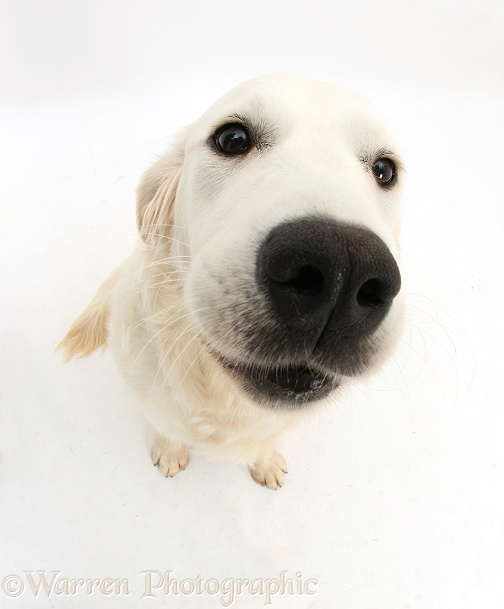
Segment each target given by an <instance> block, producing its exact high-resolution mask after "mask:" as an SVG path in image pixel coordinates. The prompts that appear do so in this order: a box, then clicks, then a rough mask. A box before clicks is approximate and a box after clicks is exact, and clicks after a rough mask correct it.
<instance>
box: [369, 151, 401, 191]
mask: <svg viewBox="0 0 504 609" xmlns="http://www.w3.org/2000/svg"><path fill="white" fill-rule="evenodd" d="M372 169H373V174H374V176H375V178H376V179H377V180H378V182H379V183H380V185H381V186H391V185H392V184H393V183H394V182H395V179H396V175H397V170H396V166H395V164H394V162H393V161H392V160H390V159H387V158H383V159H378V160H377V161H375V162H374V164H373V167H372Z"/></svg>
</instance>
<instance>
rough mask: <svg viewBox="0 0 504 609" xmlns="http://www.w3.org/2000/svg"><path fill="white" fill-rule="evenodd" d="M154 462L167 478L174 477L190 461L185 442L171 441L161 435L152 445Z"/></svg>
mask: <svg viewBox="0 0 504 609" xmlns="http://www.w3.org/2000/svg"><path fill="white" fill-rule="evenodd" d="M151 458H152V463H153V464H154V465H157V466H158V467H159V471H160V472H161V473H162V474H163V475H164V476H165V477H166V478H168V477H169V478H173V476H175V475H176V474H178V473H179V471H181V470H184V469H185V468H186V466H187V464H188V463H189V452H188V450H187V448H186V446H185V445H184V444H180V443H178V442H170V440H167V439H166V438H163V437H161V436H160V437H159V438H158V439H157V440H156V441H155V442H154V446H153V447H152V452H151Z"/></svg>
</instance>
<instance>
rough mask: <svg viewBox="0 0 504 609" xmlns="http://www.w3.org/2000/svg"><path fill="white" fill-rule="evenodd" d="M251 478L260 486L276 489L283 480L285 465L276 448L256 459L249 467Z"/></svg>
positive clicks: (285, 470)
mask: <svg viewBox="0 0 504 609" xmlns="http://www.w3.org/2000/svg"><path fill="white" fill-rule="evenodd" d="M250 473H251V475H252V478H253V479H254V480H255V481H256V482H257V483H258V484H260V485H261V486H266V487H267V488H270V489H273V490H275V491H276V490H277V489H278V487H281V486H282V485H283V482H284V478H285V474H286V473H287V465H286V463H285V461H284V458H283V457H282V455H279V454H278V453H277V452H276V450H274V451H272V452H271V453H269V454H267V455H266V456H264V457H261V458H260V459H258V460H257V461H256V462H255V463H254V465H253V466H252V467H251V468H250Z"/></svg>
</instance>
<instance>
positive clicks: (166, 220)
mask: <svg viewBox="0 0 504 609" xmlns="http://www.w3.org/2000/svg"><path fill="white" fill-rule="evenodd" d="M188 130H189V128H188V127H187V128H186V129H184V131H183V132H181V133H180V134H179V136H178V137H177V140H176V143H175V145H174V146H173V148H172V149H171V150H169V151H168V152H167V153H166V154H165V155H163V156H162V157H161V158H159V160H158V161H156V162H155V163H154V164H153V165H152V166H151V167H149V169H147V171H146V172H145V173H144V174H143V176H142V178H141V179H140V184H139V185H138V188H137V208H136V217H137V225H138V232H139V233H140V237H141V238H142V239H143V241H144V242H145V243H147V244H148V245H159V244H162V243H163V242H166V241H167V237H168V236H169V234H170V232H171V228H172V225H173V208H174V203H175V197H176V195H177V188H178V184H179V180H180V175H181V173H182V167H183V164H184V148H185V141H186V134H187V132H188Z"/></svg>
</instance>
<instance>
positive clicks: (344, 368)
mask: <svg viewBox="0 0 504 609" xmlns="http://www.w3.org/2000/svg"><path fill="white" fill-rule="evenodd" d="M400 182H401V163H400V161H399V158H398V156H397V154H396V151H395V148H394V147H393V144H392V143H391V141H390V138H389V136H388V135H387V133H386V131H385V130H384V128H383V126H382V124H381V122H380V120H379V119H378V118H377V116H376V114H375V112H374V110H373V108H372V107H371V106H370V105H369V103H368V102H367V101H366V100H364V99H362V98H361V97H359V96H357V95H356V94H354V93H352V92H350V91H348V90H346V89H344V88H342V87H339V86H336V85H332V84H327V83H313V82H309V81H306V80H303V79H299V78H296V77H291V76H268V77H261V78H258V79H254V80H252V81H249V82H246V83H244V84H242V85H240V86H239V87H237V88H236V89H234V90H232V91H231V92H230V93H228V94H227V95H225V96H224V97H223V98H221V99H220V100H219V101H218V102H216V103H215V104H214V105H213V106H212V107H211V108H210V109H209V110H208V111H207V112H206V113H205V114H204V115H203V116H202V117H201V118H200V119H199V120H198V121H197V122H196V123H194V124H193V125H191V126H190V127H188V128H187V129H186V130H185V131H184V133H183V134H182V135H181V137H180V138H179V142H178V144H177V145H176V146H175V148H174V150H173V151H172V152H171V153H170V154H169V155H168V156H167V157H166V158H164V159H161V160H160V162H159V163H158V164H157V165H156V166H155V167H154V168H153V169H151V170H149V171H148V172H147V173H146V175H145V177H144V180H143V182H142V184H141V186H140V189H139V203H138V220H139V225H140V229H141V232H142V234H143V238H144V240H145V241H146V242H147V243H149V244H150V245H151V246H152V247H161V248H165V249H166V251H167V253H166V255H167V256H168V255H170V256H172V259H173V263H174V265H175V268H176V269H177V271H178V272H177V276H178V278H179V281H180V282H181V285H182V289H183V294H184V298H185V304H186V308H187V311H188V315H190V316H191V317H192V319H193V320H194V323H195V324H196V327H197V328H198V331H199V333H200V334H201V336H202V337H203V339H204V341H205V342H206V344H207V345H208V347H209V349H210V351H211V352H212V354H213V355H214V356H215V358H216V359H217V360H218V362H219V365H220V366H222V368H223V369H224V370H225V371H227V372H228V373H229V377H230V382H231V383H235V384H236V385H237V386H239V387H241V388H242V389H243V390H244V391H245V392H247V394H248V395H249V396H251V397H252V398H253V399H254V400H255V401H256V402H258V403H261V404H268V405H272V406H273V405H274V406H280V407H284V408H291V409H293V408H297V407H300V406H302V405H306V404H307V403H309V402H313V401H316V400H319V399H321V398H323V397H325V396H327V395H328V394H329V393H330V392H331V391H333V390H335V389H336V388H337V387H338V386H339V385H340V384H341V383H342V381H343V380H344V379H345V378H347V377H354V376H357V375H360V374H363V373H364V372H366V371H367V370H369V369H372V368H373V367H375V366H376V365H377V364H379V363H381V362H382V361H383V359H384V357H385V356H386V355H387V354H388V352H389V351H390V349H391V347H392V346H393V344H394V343H395V342H396V339H397V336H398V333H399V331H398V328H399V326H400V319H401V310H402V299H401V297H400V295H399V293H400V285H401V279H400V273H399V269H398V267H397V263H396V258H397V254H398V251H397V250H398V234H399V228H398V227H399V219H398V197H399V187H400Z"/></svg>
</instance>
